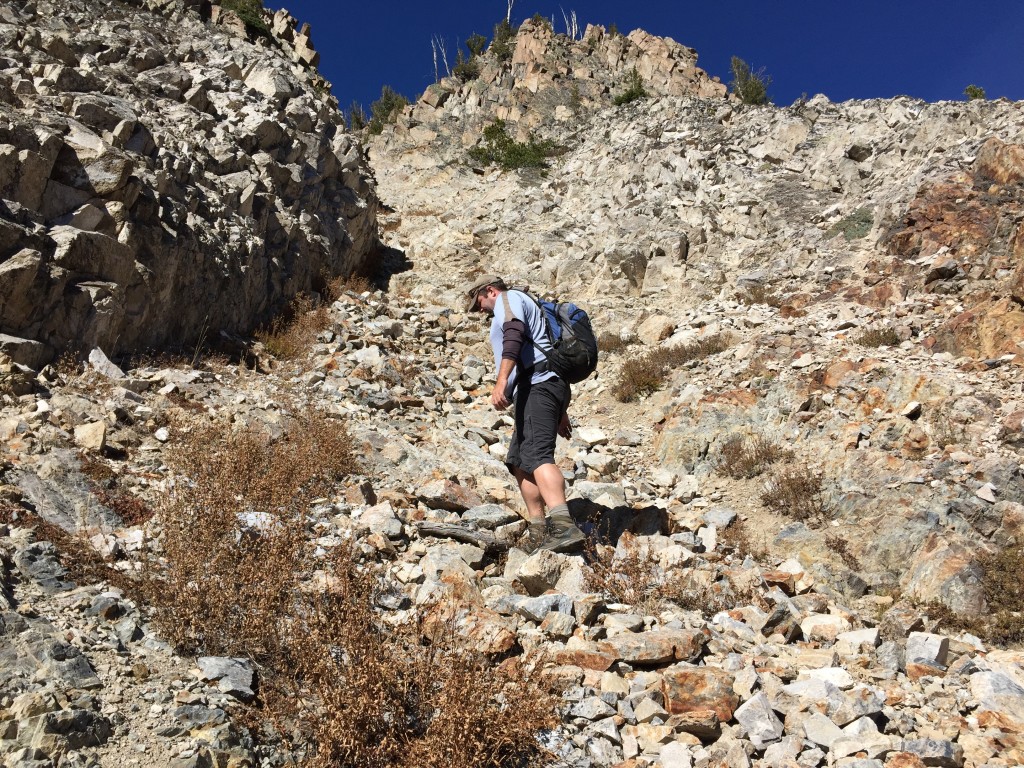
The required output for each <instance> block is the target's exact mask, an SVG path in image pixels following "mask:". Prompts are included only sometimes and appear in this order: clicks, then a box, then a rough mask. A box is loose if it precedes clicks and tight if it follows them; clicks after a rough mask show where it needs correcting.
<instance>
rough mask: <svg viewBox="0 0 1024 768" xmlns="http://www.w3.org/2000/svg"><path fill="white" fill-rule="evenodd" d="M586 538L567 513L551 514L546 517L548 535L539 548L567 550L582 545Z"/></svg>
mask: <svg viewBox="0 0 1024 768" xmlns="http://www.w3.org/2000/svg"><path fill="white" fill-rule="evenodd" d="M586 540H587V537H586V536H584V535H583V531H581V530H580V529H579V528H577V527H576V524H575V523H574V522H573V521H572V518H571V517H569V515H567V514H560V515H552V516H551V517H549V518H548V535H547V537H545V539H544V543H543V544H541V548H542V549H550V550H551V551H552V552H569V551H570V550H573V549H578V548H579V547H581V546H583V542H585V541H586Z"/></svg>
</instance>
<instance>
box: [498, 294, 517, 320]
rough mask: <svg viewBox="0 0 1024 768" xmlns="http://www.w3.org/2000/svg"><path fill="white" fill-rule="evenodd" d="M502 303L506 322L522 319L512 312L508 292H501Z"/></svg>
mask: <svg viewBox="0 0 1024 768" xmlns="http://www.w3.org/2000/svg"><path fill="white" fill-rule="evenodd" d="M501 303H502V304H503V305H504V307H505V322H508V321H509V320H519V319H520V318H518V317H516V313H515V312H513V311H512V304H511V303H509V300H508V291H502V292H501Z"/></svg>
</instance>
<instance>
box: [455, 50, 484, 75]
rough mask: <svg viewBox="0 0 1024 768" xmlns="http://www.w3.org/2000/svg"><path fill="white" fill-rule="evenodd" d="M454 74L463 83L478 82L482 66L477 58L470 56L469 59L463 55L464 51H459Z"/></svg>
mask: <svg viewBox="0 0 1024 768" xmlns="http://www.w3.org/2000/svg"><path fill="white" fill-rule="evenodd" d="M452 74H453V75H455V77H457V78H459V80H461V81H462V82H464V83H468V82H469V81H470V80H476V79H477V78H478V77H480V64H479V62H477V60H476V57H475V56H470V57H469V59H467V58H466V57H465V56H463V55H462V51H459V58H458V61H457V62H456V63H455V66H454V67H452Z"/></svg>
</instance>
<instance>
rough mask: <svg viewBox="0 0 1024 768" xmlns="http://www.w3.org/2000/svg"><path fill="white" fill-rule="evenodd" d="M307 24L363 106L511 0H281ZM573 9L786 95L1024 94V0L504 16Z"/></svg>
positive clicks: (496, 16)
mask: <svg viewBox="0 0 1024 768" xmlns="http://www.w3.org/2000/svg"><path fill="white" fill-rule="evenodd" d="M265 4H266V6H267V7H268V8H278V7H285V8H287V9H288V10H289V11H290V12H291V13H292V15H293V16H295V17H296V18H297V19H298V20H299V21H300V22H309V23H310V24H311V25H312V36H313V43H314V45H315V46H316V48H317V50H318V51H320V56H321V62H320V71H321V72H322V73H323V75H324V76H325V77H326V78H327V79H328V80H330V81H331V83H332V84H333V90H334V95H335V96H336V97H337V98H338V101H339V102H340V103H341V105H342V107H343V108H344V107H347V106H348V105H349V104H350V103H351V102H352V101H353V100H355V101H358V102H360V103H361V104H362V105H363V106H364V107H365V108H367V111H369V106H370V103H371V102H372V101H374V100H375V99H376V98H377V97H379V96H380V89H381V86H382V85H384V84H385V83H386V84H388V85H390V86H392V87H393V88H395V90H397V91H399V92H400V93H402V94H404V95H405V96H407V97H409V98H410V99H412V98H415V97H416V96H418V95H419V94H420V93H421V92H422V91H423V90H424V89H425V88H426V87H427V86H428V85H429V84H430V83H431V82H433V80H434V66H433V60H432V55H431V48H430V41H431V38H432V37H433V36H435V35H437V36H440V37H441V38H443V39H444V40H445V41H446V42H447V43H448V51H449V63H451V64H454V58H455V49H456V46H457V45H458V46H463V47H464V41H465V39H466V38H467V37H468V36H469V35H471V34H473V33H474V32H477V33H480V34H483V35H486V36H487V37H488V39H490V37H491V33H492V30H493V27H494V24H495V23H496V22H498V21H500V20H501V19H503V18H504V17H505V12H506V0H475V1H474V0H470V1H467V2H454V1H453V0H434V1H430V0H427V1H425V2H407V0H391V1H390V2H387V1H385V0H376V1H375V0H370V2H356V3H348V2H339V0H288V2H287V3H285V4H283V5H275V0H265ZM562 9H564V10H565V12H566V14H568V13H569V12H570V11H573V10H575V12H576V17H577V20H578V22H579V25H580V28H581V29H583V28H585V27H586V25H587V24H588V23H592V24H602V25H604V26H606V27H607V26H608V25H609V24H612V23H614V24H616V25H617V26H618V28H619V31H620V32H623V33H628V32H629V31H631V30H633V29H636V28H641V29H644V30H646V31H648V32H650V33H652V34H656V35H661V36H665V37H671V38H673V39H674V40H676V41H677V42H679V43H682V44H683V45H687V46H690V47H691V48H694V49H696V51H697V54H698V57H699V58H698V61H697V65H698V66H699V67H701V68H702V69H704V70H706V71H707V72H709V73H710V74H712V75H718V76H719V77H720V78H721V79H722V81H723V82H725V83H728V81H729V79H730V75H729V61H730V57H731V56H733V55H736V56H739V57H741V58H743V59H745V60H746V61H747V62H748V63H749V64H750V65H751V66H752V67H753V68H754V69H760V68H762V67H763V68H764V70H765V72H766V73H767V74H768V75H769V76H771V78H772V85H771V87H770V88H769V94H770V95H771V96H772V99H773V100H774V101H775V103H776V104H780V105H787V104H791V103H792V102H793V101H795V100H796V99H798V98H799V97H800V96H801V94H804V93H806V94H807V95H808V96H813V95H814V94H816V93H824V94H825V95H826V96H828V97H829V98H830V99H831V100H833V101H844V100H846V99H852V98H875V97H881V98H888V97H891V96H897V95H907V96H913V97H916V98H921V99H925V100H926V101H939V100H943V99H962V98H963V90H964V88H965V87H966V86H967V85H968V84H972V83H973V84H975V85H979V86H981V87H982V88H984V89H985V91H986V93H987V95H988V97H989V98H996V97H999V96H1006V97H1008V98H1010V99H1013V100H1021V99H1024V2H1021V0H974V1H973V2H954V1H953V0H860V1H859V2H840V1H839V0H815V1H813V2H811V1H809V0H781V1H780V2H770V1H767V0H761V2H752V1H751V0H700V1H699V2H692V3H691V2H685V0H625V2H623V1H621V0H620V2H609V1H607V0H577V1H576V2H573V0H562V1H561V2H549V1H548V0H536V1H534V2H530V1H529V0H516V1H515V5H514V6H513V9H512V21H513V22H514V23H518V22H521V21H522V20H523V19H525V18H527V17H529V16H532V15H533V14H534V13H541V14H543V15H544V16H546V17H548V18H551V17H552V16H553V17H554V23H555V30H556V31H557V32H564V31H565V26H564V23H563V16H562Z"/></svg>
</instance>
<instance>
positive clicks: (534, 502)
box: [512, 467, 544, 522]
mask: <svg viewBox="0 0 1024 768" xmlns="http://www.w3.org/2000/svg"><path fill="white" fill-rule="evenodd" d="M512 474H513V475H514V476H515V478H516V483H517V484H518V485H519V493H520V494H522V497H523V501H524V502H526V518H527V520H530V521H531V522H534V521H536V522H539V521H541V520H543V519H544V496H543V494H542V492H541V489H540V488H539V487H538V485H537V481H536V479H535V478H534V473H532V472H525V471H524V470H522V469H520V468H519V467H516V468H515V469H513V470H512Z"/></svg>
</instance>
